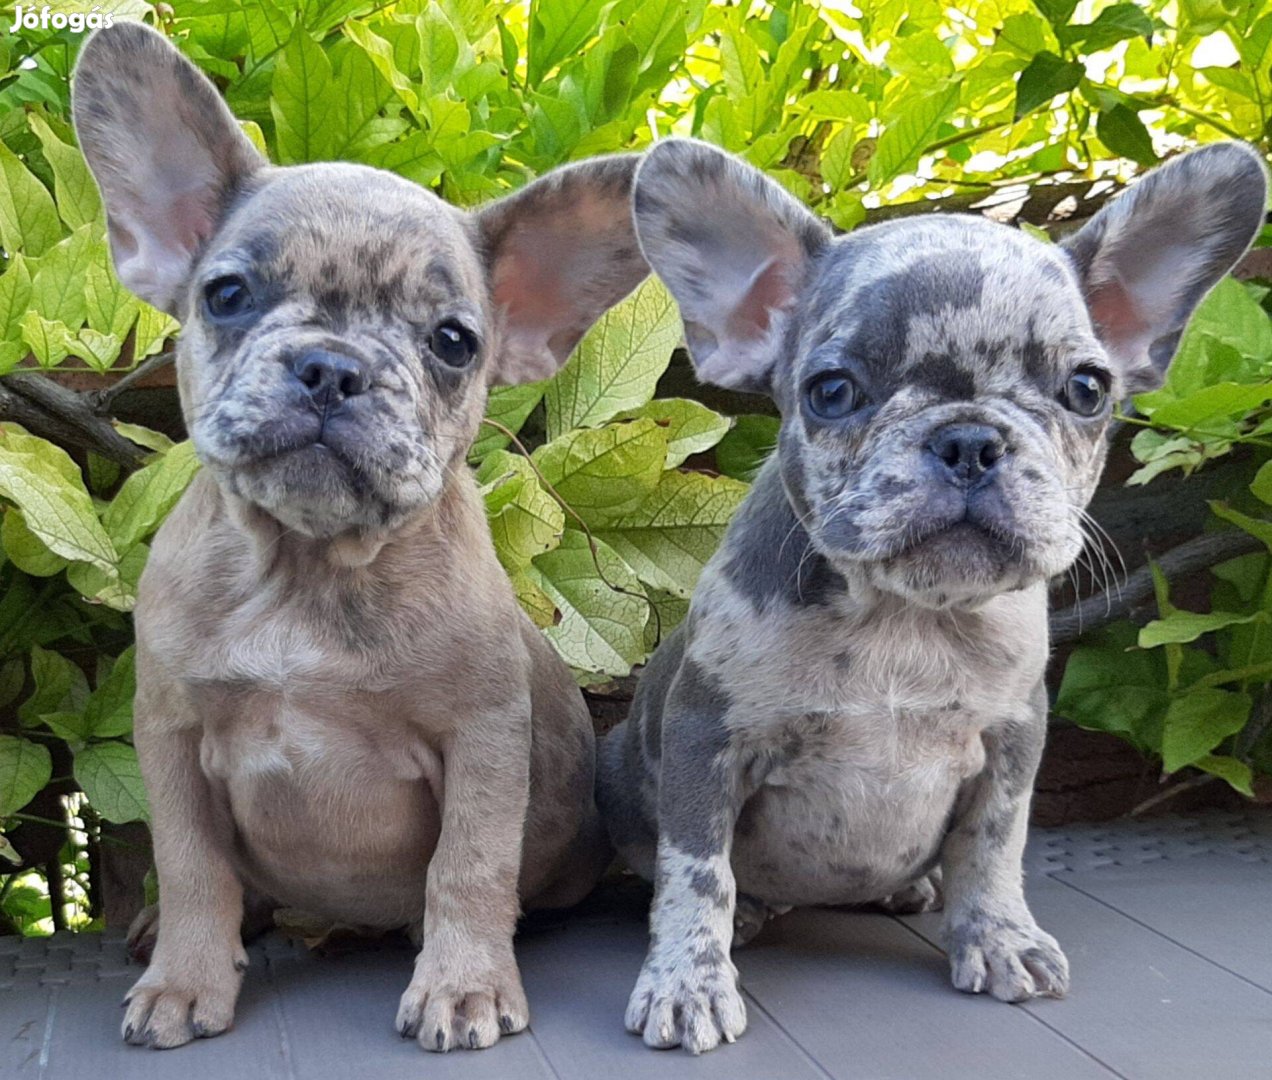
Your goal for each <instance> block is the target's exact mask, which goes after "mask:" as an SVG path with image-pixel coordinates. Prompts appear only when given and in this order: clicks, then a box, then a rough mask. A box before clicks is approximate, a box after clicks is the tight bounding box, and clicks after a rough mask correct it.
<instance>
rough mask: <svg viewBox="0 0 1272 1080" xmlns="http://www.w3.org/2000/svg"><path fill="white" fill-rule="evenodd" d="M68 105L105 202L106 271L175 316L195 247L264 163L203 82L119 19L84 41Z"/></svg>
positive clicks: (156, 39)
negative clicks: (111, 263)
mask: <svg viewBox="0 0 1272 1080" xmlns="http://www.w3.org/2000/svg"><path fill="white" fill-rule="evenodd" d="M72 99H73V106H74V110H73V111H74V116H75V130H76V132H77V134H78V135H79V141H80V147H81V148H82V149H83V151H84V157H85V158H86V159H87V160H88V165H89V168H90V169H92V171H93V176H94V177H95V178H96V180H97V186H98V187H99V188H101V192H102V202H103V203H104V204H105V206H106V219H107V228H108V232H109V235H110V246H111V254H112V255H113V257H114V260H115V272H116V273H117V274H118V275H119V280H120V281H122V282H123V283H124V284H125V285H126V286H127V287H128V288H130V289H131V290H132V291H133V292H135V293H136V294H137V295H138V296H140V297H141V298H142V299H144V300H146V301H148V302H150V303H151V304H154V305H155V306H156V307H159V308H163V309H164V310H166V311H169V312H172V313H174V314H175V313H176V308H177V305H178V303H179V297H180V295H181V287H182V286H183V285H184V284H185V282H186V279H187V277H188V275H189V273H190V268H191V266H192V265H193V262H194V258H195V256H196V255H197V254H198V251H199V249H200V247H201V246H202V245H203V243H204V242H205V241H206V240H207V238H208V237H209V236H210V235H211V234H212V233H213V231H214V230H215V229H216V227H217V225H218V223H219V222H220V219H221V216H222V214H223V213H224V211H225V209H226V206H227V205H228V203H229V200H230V199H231V198H232V197H233V195H234V193H235V191H236V190H238V188H239V187H240V186H241V185H242V183H243V181H244V180H245V179H246V178H247V177H248V176H250V175H251V174H252V173H253V172H255V171H256V170H257V169H259V168H260V167H261V166H262V165H264V164H265V162H264V160H263V159H262V158H261V156H260V155H259V154H258V153H257V152H256V150H255V148H254V147H253V146H252V144H251V143H250V142H248V140H247V138H246V137H245V136H244V135H243V133H242V132H241V131H240V130H239V127H238V124H236V123H235V121H234V117H233V116H232V115H231V114H230V110H229V109H228V108H226V105H225V102H223V101H222V100H221V95H220V94H218V93H217V91H216V88H215V87H214V86H213V85H212V83H211V82H209V81H208V79H207V78H206V77H205V76H204V75H203V74H202V73H201V72H200V71H199V70H198V69H197V68H196V67H195V66H194V65H193V64H191V63H190V62H189V61H188V60H187V59H186V58H185V57H183V56H182V55H181V54H180V53H179V52H177V50H176V49H175V48H174V47H173V46H171V45H169V44H168V42H167V41H166V40H165V39H164V38H163V37H162V36H161V35H160V34H158V33H156V32H155V31H153V30H150V29H148V28H147V27H145V26H142V25H141V24H140V23H133V22H118V23H115V24H114V25H112V26H110V27H107V28H106V29H103V30H99V31H97V32H96V33H95V34H93V36H92V37H90V38H89V39H88V41H87V43H86V44H85V45H84V48H83V50H82V51H81V52H80V57H79V63H78V64H77V65H76V68H75V80H74V84H73V91H72Z"/></svg>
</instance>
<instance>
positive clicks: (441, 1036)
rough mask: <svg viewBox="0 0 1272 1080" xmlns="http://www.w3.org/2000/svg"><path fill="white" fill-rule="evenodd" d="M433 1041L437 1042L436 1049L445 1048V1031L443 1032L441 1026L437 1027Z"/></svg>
mask: <svg viewBox="0 0 1272 1080" xmlns="http://www.w3.org/2000/svg"><path fill="white" fill-rule="evenodd" d="M434 1042H436V1043H437V1049H439V1050H445V1049H446V1032H444V1031H443V1030H442V1029H441V1028H438V1029H437V1035H436V1037H435V1038H434Z"/></svg>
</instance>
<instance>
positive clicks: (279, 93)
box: [269, 21, 336, 165]
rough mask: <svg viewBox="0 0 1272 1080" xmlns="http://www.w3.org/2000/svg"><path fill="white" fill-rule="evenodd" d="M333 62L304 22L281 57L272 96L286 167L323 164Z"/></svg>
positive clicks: (327, 141)
mask: <svg viewBox="0 0 1272 1080" xmlns="http://www.w3.org/2000/svg"><path fill="white" fill-rule="evenodd" d="M331 90H332V73H331V62H330V61H329V60H328V59H327V54H326V53H325V52H324V51H323V50H322V48H321V46H319V45H318V43H317V42H316V41H314V39H313V38H312V37H310V36H309V32H308V31H307V30H306V29H305V27H304V26H303V24H302V23H301V22H299V21H298V22H297V23H296V25H295V27H294V28H293V30H292V33H291V37H290V38H289V39H288V41H287V46H286V48H284V49H283V51H282V52H281V53H279V55H278V61H277V64H276V65H275V67H274V79H273V84H272V92H271V94H270V102H269V111H270V114H271V115H272V116H273V117H274V131H275V139H276V143H277V146H278V158H279V161H280V162H281V163H282V164H284V165H296V164H303V163H304V162H308V161H320V160H322V159H323V158H324V157H326V156H327V155H328V147H329V145H330V142H331V126H330V120H331V113H332V110H333V108H335V107H336V103H335V102H334V101H333V100H332V94H331Z"/></svg>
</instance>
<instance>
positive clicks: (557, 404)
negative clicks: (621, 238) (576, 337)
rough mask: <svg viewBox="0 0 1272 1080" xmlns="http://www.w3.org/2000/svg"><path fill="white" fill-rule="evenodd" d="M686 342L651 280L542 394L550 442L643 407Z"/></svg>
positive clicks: (666, 298)
mask: <svg viewBox="0 0 1272 1080" xmlns="http://www.w3.org/2000/svg"><path fill="white" fill-rule="evenodd" d="M681 336H682V330H681V326H680V316H679V315H678V314H677V310H676V303H675V301H674V300H673V299H672V298H671V294H670V293H669V292H668V291H667V288H666V286H664V285H663V284H662V282H660V281H659V280H658V279H657V278H655V277H652V276H651V277H648V278H646V279H645V281H644V283H643V284H641V285H640V286H639V287H638V288H637V289H636V290H635V291H634V292H633V293H632V294H631V295H630V296H629V297H627V299H625V300H624V301H622V302H621V303H619V304H616V305H615V306H614V307H612V308H610V309H609V311H607V312H606V313H605V314H604V315H602V316H601V318H600V319H599V320H597V323H596V325H595V326H593V327H592V329H591V330H589V331H588V332H587V335H586V336H585V337H584V338H583V340H582V341H580V342H579V345H578V348H576V349H575V350H574V352H573V354H572V355H571V356H570V359H569V360H568V361H567V362H566V364H565V366H564V367H563V368H562V369H561V371H560V372H559V373H558V374H557V376H556V378H554V379H552V380H551V381H550V382H549V383H548V385H547V388H546V390H545V392H544V405H545V407H546V409H547V424H548V437H549V438H556V437H557V436H558V435H562V434H564V433H565V432H567V431H569V430H570V429H572V428H578V427H594V426H595V425H597V424H602V423H604V422H605V421H606V420H608V419H610V418H611V417H613V416H615V415H616V414H617V413H620V412H622V411H623V410H624V409H634V408H637V407H638V406H641V405H644V404H645V403H646V402H647V401H649V399H650V398H651V397H652V396H653V393H654V387H655V386H656V385H657V384H658V379H659V376H661V375H662V373H663V372H664V371H666V370H667V365H668V364H669V363H670V362H671V353H672V350H673V349H675V347H676V345H677V344H678V343H679V341H680V339H681Z"/></svg>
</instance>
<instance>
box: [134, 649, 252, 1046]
mask: <svg viewBox="0 0 1272 1080" xmlns="http://www.w3.org/2000/svg"><path fill="white" fill-rule="evenodd" d="M139 664H140V666H139V671H140V673H141V676H140V679H139V684H138V692H137V700H136V706H135V713H136V721H135V732H136V735H135V737H136V743H137V755H138V758H139V760H140V762H141V771H142V775H143V776H144V778H145V781H146V791H147V792H148V794H149V796H150V808H151V823H152V824H151V829H152V832H153V835H154V850H155V866H156V868H157V870H158V874H159V899H160V908H161V910H160V913H159V931H158V936H157V938H156V941H155V947H154V953H153V955H152V956H151V960H150V966H149V967H148V968H147V969H146V973H145V974H144V975H142V977H141V978H140V979H138V980H137V982H136V984H135V985H134V986H133V988H132V989H131V990H130V991H129V992H128V997H127V998H126V999H125V1003H126V1005H127V1011H126V1012H125V1014H124V1023H123V1035H124V1039H125V1040H126V1041H127V1042H130V1043H134V1044H137V1045H146V1046H153V1047H155V1048H157V1049H166V1048H169V1047H173V1046H180V1045H181V1044H182V1043H186V1042H189V1041H190V1040H191V1039H194V1038H206V1037H209V1036H212V1035H219V1034H221V1032H223V1031H225V1030H226V1029H227V1028H228V1027H229V1026H230V1023H231V1022H232V1021H233V1019H234V1003H235V1001H236V1000H237V998H238V992H239V986H240V985H241V983H242V981H243V972H244V970H246V968H247V953H246V952H244V950H243V942H242V937H241V934H240V927H241V925H242V922H243V887H242V885H241V884H240V882H239V879H238V875H237V874H236V873H235V871H234V867H233V866H232V864H231V862H230V857H229V850H230V849H229V842H230V825H229V821H228V814H227V811H226V808H224V807H221V806H219V805H218V803H217V802H216V800H215V799H214V798H213V795H212V792H211V791H210V789H209V784H208V780H207V777H206V776H205V775H204V773H203V770H202V769H201V768H200V767H199V733H198V731H197V730H196V729H193V728H189V727H177V726H176V725H177V724H178V723H180V722H182V721H183V720H184V719H185V717H184V716H181V715H178V710H180V711H182V712H184V711H185V710H186V706H185V703H184V701H183V700H182V699H181V695H180V694H179V693H178V692H176V691H175V690H174V691H171V692H163V691H160V690H159V688H157V687H155V686H153V685H152V684H151V679H150V678H149V677H148V676H147V673H146V665H145V662H144V656H143V657H141V658H140V660H139Z"/></svg>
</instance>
